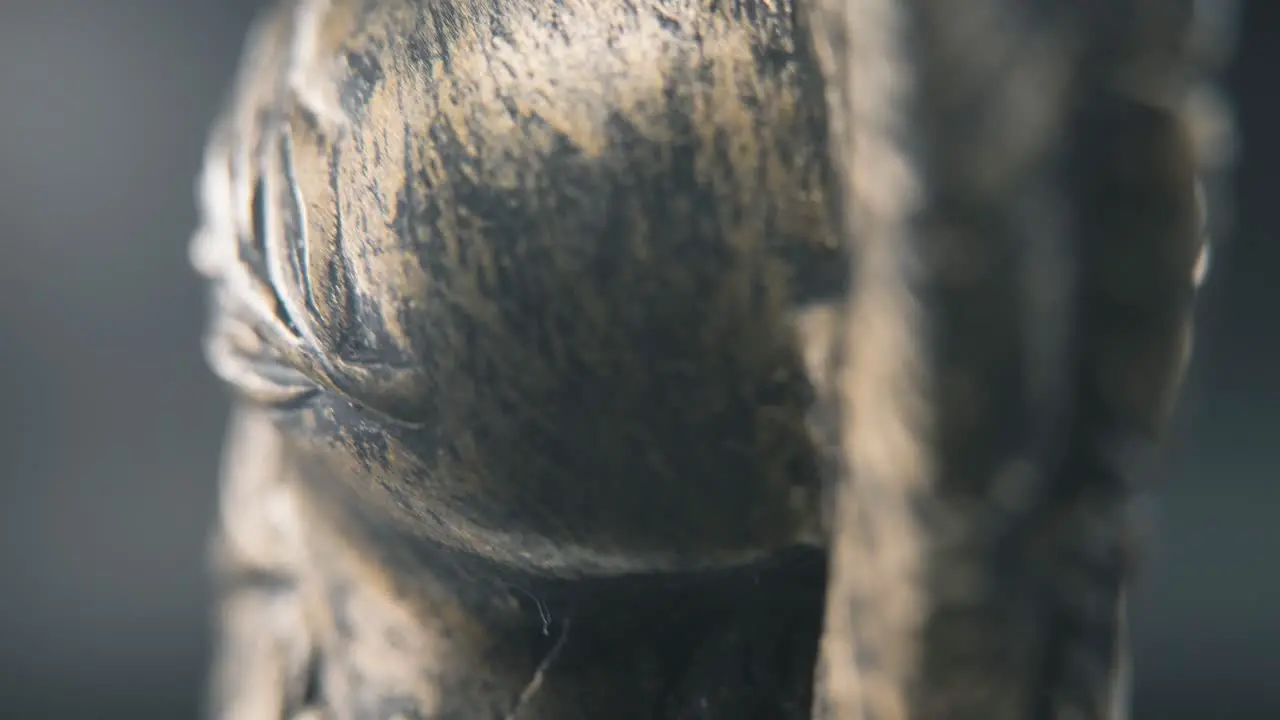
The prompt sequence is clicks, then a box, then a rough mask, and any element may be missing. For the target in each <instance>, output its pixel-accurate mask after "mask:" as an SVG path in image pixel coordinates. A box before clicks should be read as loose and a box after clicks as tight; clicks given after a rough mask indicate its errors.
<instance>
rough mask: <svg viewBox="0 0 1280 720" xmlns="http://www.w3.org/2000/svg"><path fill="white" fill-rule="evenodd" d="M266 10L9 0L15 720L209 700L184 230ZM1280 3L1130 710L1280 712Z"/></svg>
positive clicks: (204, 495)
mask: <svg viewBox="0 0 1280 720" xmlns="http://www.w3.org/2000/svg"><path fill="white" fill-rule="evenodd" d="M256 4H257V3H255V2H251V1H250V0H79V1H78V2H76V1H74V0H0V242H2V243H3V245H2V246H0V402H2V403H3V412H0V718H9V717H14V718H36V717H42V718H73V717H83V718H95V719H96V718H116V717H119V718H134V719H138V718H151V717H155V718H175V719H181V718H192V717H195V716H196V713H197V707H198V702H199V699H200V693H201V682H202V673H203V670H204V668H203V665H204V662H205V655H206V652H207V649H208V642H207V639H208V637H207V631H206V620H207V617H208V613H209V609H208V606H207V603H206V594H205V591H206V585H205V579H204V566H203V555H202V553H203V550H204V540H205V535H206V531H207V529H208V527H209V524H210V518H211V513H212V510H213V500H214V468H215V463H216V455H217V452H218V446H219V442H220V438H221V434H222V424H223V420H224V414H225V408H224V406H225V398H224V396H223V393H222V391H221V389H220V388H219V387H218V386H216V385H215V384H214V382H213V381H212V379H211V378H210V376H209V374H208V373H207V372H206V370H205V368H204V366H203V364H202V360H201V358H200V355H199V345H198V333H199V330H200V321H201V319H202V306H203V298H202V295H201V287H200V284H199V283H198V282H197V280H196V278H195V277H194V276H193V274H192V273H191V272H190V271H189V270H188V267H187V260H186V243H187V238H188V235H189V232H190V230H191V228H192V225H193V223H194V217H195V215H194V212H195V211H194V206H193V201H192V178H193V177H194V175H195V173H196V170H197V166H198V162H199V157H200V148H201V144H202V142H203V140H204V135H205V132H206V129H207V127H208V124H209V121H210V119H211V118H212V117H213V114H214V112H215V109H216V107H217V105H218V104H219V102H220V100H221V97H222V94H223V92H224V88H225V86H226V82H227V80H228V77H229V74H230V72H231V70H232V67H233V63H234V60H235V58H236V55H237V53H238V51H239V46H240V43H241V38H242V35H243V32H244V30H245V27H246V24H247V22H248V20H249V18H250V14H251V11H252V9H253V7H254V6H255V5H256ZM1278 10H1280V3H1277V2H1274V1H1267V0H1255V1H1254V2H1253V4H1252V5H1250V6H1248V8H1247V10H1246V15H1245V21H1244V23H1243V40H1244V42H1243V47H1242V48H1241V50H1242V52H1241V56H1240V63H1239V64H1238V68H1237V72H1236V73H1235V74H1234V75H1233V78H1232V83H1233V87H1234V88H1236V89H1237V90H1238V96H1239V108H1238V109H1239V112H1240V114H1241V118H1242V124H1243V132H1244V140H1245V146H1244V154H1243V160H1244V162H1243V165H1242V167H1241V169H1240V174H1239V181H1240V183H1241V185H1242V187H1243V195H1242V198H1241V200H1240V204H1239V209H1240V211H1241V214H1240V216H1239V218H1238V221H1239V222H1238V225H1239V232H1238V234H1237V235H1236V237H1235V238H1234V239H1233V241H1232V243H1231V244H1230V245H1229V246H1228V247H1227V248H1226V250H1225V251H1224V252H1223V253H1220V254H1219V255H1218V257H1217V262H1216V264H1215V267H1214V276H1213V283H1214V285H1213V287H1212V289H1211V292H1210V295H1209V302H1208V307H1207V311H1206V313H1205V320H1204V322H1203V326H1202V328H1203V330H1202V335H1201V340H1200V343H1199V350H1198V355H1197V363H1198V364H1197V366H1196V369H1195V377H1194V380H1193V385H1192V387H1191V392H1190V394H1189V396H1188V401H1187V403H1186V404H1185V406H1184V407H1185V408H1186V409H1187V410H1189V412H1188V413H1187V416H1188V417H1189V422H1187V423H1184V428H1183V429H1182V430H1181V432H1180V436H1179V440H1180V443H1179V445H1178V448H1177V450H1175V451H1174V452H1173V453H1172V457H1171V461H1172V462H1171V465H1172V473H1171V474H1170V476H1169V478H1168V479H1167V484H1166V486H1165V488H1164V490H1163V493H1162V502H1161V505H1160V507H1159V521H1160V528H1161V537H1160V543H1159V546H1158V552H1157V553H1156V555H1155V556H1154V558H1153V560H1154V564H1153V565H1152V566H1151V567H1150V572H1149V574H1148V576H1147V577H1146V580H1145V583H1144V585H1143V588H1142V592H1141V596H1140V598H1139V617H1140V619H1139V622H1138V628H1137V632H1138V646H1139V658H1138V661H1139V667H1138V678H1137V683H1138V685H1137V705H1138V718H1140V720H1155V719H1156V718H1182V717H1185V718H1200V717H1203V718H1246V717H1250V718H1252V717H1258V718H1263V717H1267V718H1280V683H1277V682H1276V681H1275V678H1276V668H1278V667H1280V658H1277V650H1276V648H1277V646H1278V644H1280V610H1278V608H1280V562H1278V561H1277V559H1276V557H1275V551H1276V550H1280V545H1278V544H1277V543H1276V540H1277V536H1278V533H1277V532H1276V531H1275V530H1274V529H1273V526H1272V516H1273V514H1275V513H1276V512H1277V507H1278V506H1280V483H1277V482H1276V480H1277V474H1278V473H1277V468H1278V467H1280V451H1278V450H1277V444H1280V429H1278V428H1280V338H1278V337H1277V331H1280V321H1278V320H1277V316H1280V305H1278V304H1277V298H1280V294H1277V293H1276V292H1274V290H1273V289H1272V284H1271V283H1272V275H1273V270H1272V269H1273V268H1275V267H1277V260H1278V259H1280V252H1278V250H1280V246H1277V244H1276V242H1275V238H1274V236H1273V235H1274V231H1275V229H1276V228H1277V216H1276V212H1277V206H1278V205H1280V202H1274V201H1272V193H1273V191H1274V190H1275V189H1276V188H1277V183H1278V182H1280V174H1277V171H1276V170H1275V168H1276V167H1277V163H1280V153H1278V152H1277V150H1278V148H1277V143H1278V142H1280V113H1278V111H1280V105H1278V103H1277V97H1276V94H1275V93H1276V91H1277V90H1280V82H1278V81H1276V80H1273V79H1272V78H1271V77H1270V76H1271V72H1272V67H1271V66H1272V65H1274V62H1275V60H1274V58H1268V57H1267V56H1268V54H1269V51H1268V50H1267V48H1266V45H1268V44H1269V41H1271V42H1273V41H1276V40H1280V33H1278V32H1277V29H1280V24H1278V22H1280V15H1278V13H1277V11H1278ZM1270 54H1271V55H1274V53H1270ZM1276 71H1280V68H1276ZM1278 200H1280V198H1278Z"/></svg>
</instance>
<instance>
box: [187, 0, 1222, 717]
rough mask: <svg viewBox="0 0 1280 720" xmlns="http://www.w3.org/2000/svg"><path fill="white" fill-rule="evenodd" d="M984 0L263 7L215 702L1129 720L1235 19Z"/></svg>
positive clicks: (229, 206)
mask: <svg viewBox="0 0 1280 720" xmlns="http://www.w3.org/2000/svg"><path fill="white" fill-rule="evenodd" d="M952 9H954V8H953V5H952V4H950V3H945V2H940V1H939V0H904V1H903V2H891V1H890V0H849V1H847V2H836V1H835V0H831V1H829V2H828V1H826V0H815V1H814V2H813V3H811V4H810V5H804V6H799V7H797V6H796V5H793V3H792V2H791V1H790V0H740V1H736V2H717V1H716V0H561V1H559V2H544V1H543V0H330V1H329V2H322V1H321V0H293V1H291V2H283V3H280V4H278V5H277V6H275V7H274V8H273V9H272V10H271V11H269V12H268V13H266V14H265V15H264V16H263V18H262V19H261V21H260V22H259V23H258V25H257V26H256V28H255V30H254V32H253V34H252V35H251V37H250V39H249V42H248V44H247V47H246V52H245V58H244V61H243V65H242V69H241V74H240V77H239V78H238V80H237V82H236V85H235V87H234V88H233V91H232V93H231V95H230V97H229V103H228V107H227V110H226V111H225V113H224V114H223V116H222V117H221V118H220V119H219V121H218V122H217V124H216V126H215V129H214V132H213V135H212V138H211V142H210V145H209V150H208V154H207V158H206V166H205V173H204V176H203V178H202V183H201V200H202V203H203V207H204V220H203V226H202V228H201V230H200V232H199V233H198V236H197V238H196V240H195V243H194V249H193V257H194V261H195V264H196V266H197V267H198V269H199V270H200V272H201V273H202V274H203V275H204V276H205V277H206V278H207V279H208V281H209V283H210V286H211V289H212V302H211V312H212V314H211V320H210V326H209V331H208V334H207V350H208V356H209V359H210V363H211V365H212V366H213V368H214V370H215V371H216V372H217V373H218V374H219V376H220V377H222V378H223V379H224V380H225V381H227V383H228V384H229V385H230V386H231V387H232V388H233V389H234V391H235V393H236V399H235V403H236V409H235V413H234V419H233V424H232V427H231V430H230V433H229V436H228V442H227V454H226V458H225V461H224V475H223V478H222V488H223V496H222V510H221V520H220V525H219V531H218V534H217V539H216V543H215V551H216V552H215V559H216V570H217V573H218V578H219V588H220V593H221V597H220V605H219V607H220V612H219V618H218V622H219V638H220V641H219V642H220V646H219V656H218V658H217V662H216V674H215V679H214V683H213V688H212V697H211V701H212V702H211V712H212V715H213V716H214V717H215V718H219V719H226V720H268V719H270V720H277V719H281V718H309V717H317V718H332V719H333V720H348V719H350V720H366V719H368V720H373V719H375V718H376V719H382V718H460V719H464V720H473V719H477V718H525V719H526V720H537V719H539V718H541V719H543V720H575V719H583V720H586V719H589V718H591V719H593V718H621V719H624V720H625V719H626V718H637V719H641V718H707V719H712V718H725V719H728V718H733V719H735V720H736V719H750V718H759V719H760V720H773V719H778V720H787V719H789V718H794V719H796V720H799V719H800V718H809V717H811V716H816V717H822V718H839V719H841V720H844V719H847V718H878V719H889V718H908V717H912V718H935V717H937V718H942V717H947V718H950V717H955V718H970V717H972V718H1075V717H1080V718H1103V717H1117V716H1119V715H1120V714H1121V712H1122V710H1121V708H1122V707H1123V701H1122V700H1120V699H1117V698H1119V697H1120V693H1119V691H1118V690H1117V688H1118V686H1119V685H1120V684H1121V683H1120V682H1119V681H1118V678H1119V677H1120V674H1119V671H1120V669H1121V668H1122V667H1123V661H1122V658H1121V656H1122V654H1123V653H1122V649H1123V643H1124V642H1125V641H1124V639H1123V638H1122V637H1121V636H1120V635H1121V628H1122V622H1121V621H1122V617H1123V603H1122V600H1121V598H1122V595H1123V591H1124V588H1125V586H1126V583H1127V582H1128V580H1129V578H1130V576H1131V572H1132V568H1131V565H1132V562H1131V557H1130V556H1131V554H1132V553H1131V547H1130V546H1131V544H1132V540H1131V538H1130V537H1129V523H1128V520H1127V516H1126V502H1127V499H1128V498H1129V496H1130V495H1131V494H1132V492H1133V490H1132V486H1131V482H1130V478H1131V476H1132V475H1133V468H1131V467H1130V464H1131V458H1132V457H1134V456H1135V455H1136V454H1138V453H1137V452H1136V451H1138V450H1141V449H1143V448H1145V447H1147V446H1151V445H1154V444H1155V443H1156V442H1158V439H1159V432H1160V427H1161V425H1162V424H1163V420H1164V416H1165V415H1166V414H1167V409H1168V406H1169V403H1170V401H1171V400H1172V398H1173V397H1174V395H1175V394H1176V386H1177V379H1178V377H1179V375H1180V373H1181V370H1182V365H1183V363H1184V361H1185V355H1186V347H1187V342H1188V341H1187V338H1188V337H1189V326H1190V312H1191V301H1192V298H1193V294H1194V288H1195V284H1196V282H1197V279H1196V278H1197V277H1198V275H1197V268H1199V267H1202V266H1203V257H1202V256H1203V252H1204V245H1203V242H1202V237H1203V234H1202V232H1201V226H1200V224H1199V222H1200V220H1201V218H1200V215H1202V204H1198V203H1197V195H1196V192H1195V189H1196V183H1195V180H1196V175H1197V172H1198V171H1201V170H1203V169H1206V168H1207V167H1208V166H1209V164H1210V160H1213V159H1215V158H1218V157H1220V156H1221V153H1218V152H1215V151H1212V149H1211V148H1210V145H1211V143H1210V142H1209V141H1208V140H1207V139H1206V138H1212V137H1214V134H1213V133H1211V132H1209V131H1208V130H1206V128H1210V127H1211V126H1212V124H1211V123H1208V122H1203V121H1202V120H1201V119H1202V118H1206V117H1210V115H1209V114H1207V113H1206V112H1205V111H1204V108H1209V107H1212V104H1211V103H1206V102H1204V100H1203V98H1204V97H1206V96H1205V95H1203V93H1200V94H1197V93H1196V92H1192V91H1193V90H1194V89H1196V88H1198V87H1200V86H1199V85H1198V84H1197V82H1198V79H1199V77H1200V75H1201V74H1202V68H1203V67H1205V66H1207V63H1205V62H1203V61H1202V59H1201V57H1200V55H1198V54H1197V53H1198V52H1199V50H1198V48H1200V47H1202V46H1203V43H1201V44H1197V42H1198V38H1199V37H1200V36H1198V35H1196V34H1195V33H1193V32H1192V30H1193V29H1194V28H1195V27H1197V26H1196V25H1195V23H1194V22H1193V20H1194V19H1195V18H1194V16H1193V14H1192V13H1191V12H1190V10H1191V4H1190V3H1179V2H1155V1H1154V0H1127V1H1126V2H1118V3H1117V2H1083V3H1081V2H1070V1H1068V0H1060V1H1058V2H1053V1H1050V2H1013V1H1011V0H1009V1H1004V2H1000V1H997V0H975V1H974V2H972V3H967V4H966V11H965V13H966V14H956V13H954V12H951V10H952ZM1206 47H1207V46H1206ZM1186 108H1194V109H1195V110H1194V112H1193V111H1188V110H1187V109H1186ZM1198 258H1200V260H1199V261H1198V260H1197V259H1198Z"/></svg>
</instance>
